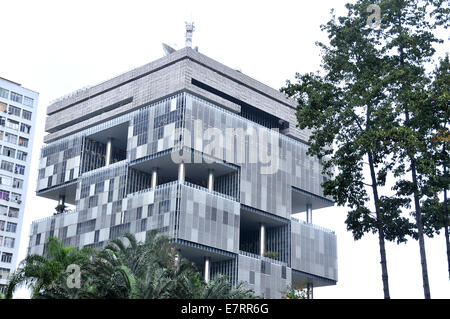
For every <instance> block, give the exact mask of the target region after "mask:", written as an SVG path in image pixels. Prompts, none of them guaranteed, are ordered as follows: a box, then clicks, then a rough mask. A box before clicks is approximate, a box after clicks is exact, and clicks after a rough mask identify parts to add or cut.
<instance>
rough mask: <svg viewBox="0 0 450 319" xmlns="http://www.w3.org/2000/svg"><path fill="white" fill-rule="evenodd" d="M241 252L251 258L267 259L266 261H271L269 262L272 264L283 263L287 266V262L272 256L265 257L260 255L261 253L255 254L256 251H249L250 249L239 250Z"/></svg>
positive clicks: (282, 264)
mask: <svg viewBox="0 0 450 319" xmlns="http://www.w3.org/2000/svg"><path fill="white" fill-rule="evenodd" d="M239 254H240V255H244V256H247V257H250V258H255V259H261V260H263V261H266V262H269V263H272V264H277V265H281V266H287V263H285V262H283V261H279V260H276V259H272V258H269V257H263V256H260V255H257V254H254V253H249V252H248V251H244V250H239Z"/></svg>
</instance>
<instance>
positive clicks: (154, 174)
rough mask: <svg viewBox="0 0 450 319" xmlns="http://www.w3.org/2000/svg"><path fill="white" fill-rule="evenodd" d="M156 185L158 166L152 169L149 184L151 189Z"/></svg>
mask: <svg viewBox="0 0 450 319" xmlns="http://www.w3.org/2000/svg"><path fill="white" fill-rule="evenodd" d="M156 186H158V168H156V167H154V168H153V169H152V185H151V187H152V188H153V189H155V188H156Z"/></svg>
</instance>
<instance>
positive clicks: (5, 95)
mask: <svg viewBox="0 0 450 319" xmlns="http://www.w3.org/2000/svg"><path fill="white" fill-rule="evenodd" d="M0 97H2V98H4V99H7V98H9V91H8V90H7V89H4V88H0Z"/></svg>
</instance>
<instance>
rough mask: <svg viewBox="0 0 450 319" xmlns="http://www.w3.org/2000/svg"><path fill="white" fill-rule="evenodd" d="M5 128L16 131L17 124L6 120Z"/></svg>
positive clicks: (17, 128)
mask: <svg viewBox="0 0 450 319" xmlns="http://www.w3.org/2000/svg"><path fill="white" fill-rule="evenodd" d="M6 127H8V128H10V129H12V130H16V131H18V130H19V122H17V121H13V120H10V119H8V120H7V121H6ZM22 132H23V131H22Z"/></svg>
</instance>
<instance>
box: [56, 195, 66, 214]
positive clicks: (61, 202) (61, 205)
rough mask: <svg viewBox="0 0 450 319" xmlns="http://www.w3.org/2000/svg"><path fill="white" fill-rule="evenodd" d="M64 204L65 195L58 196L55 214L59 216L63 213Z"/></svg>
mask: <svg viewBox="0 0 450 319" xmlns="http://www.w3.org/2000/svg"><path fill="white" fill-rule="evenodd" d="M65 204H66V195H59V199H58V206H57V207H56V212H57V213H59V214H61V213H64V205H65Z"/></svg>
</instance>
